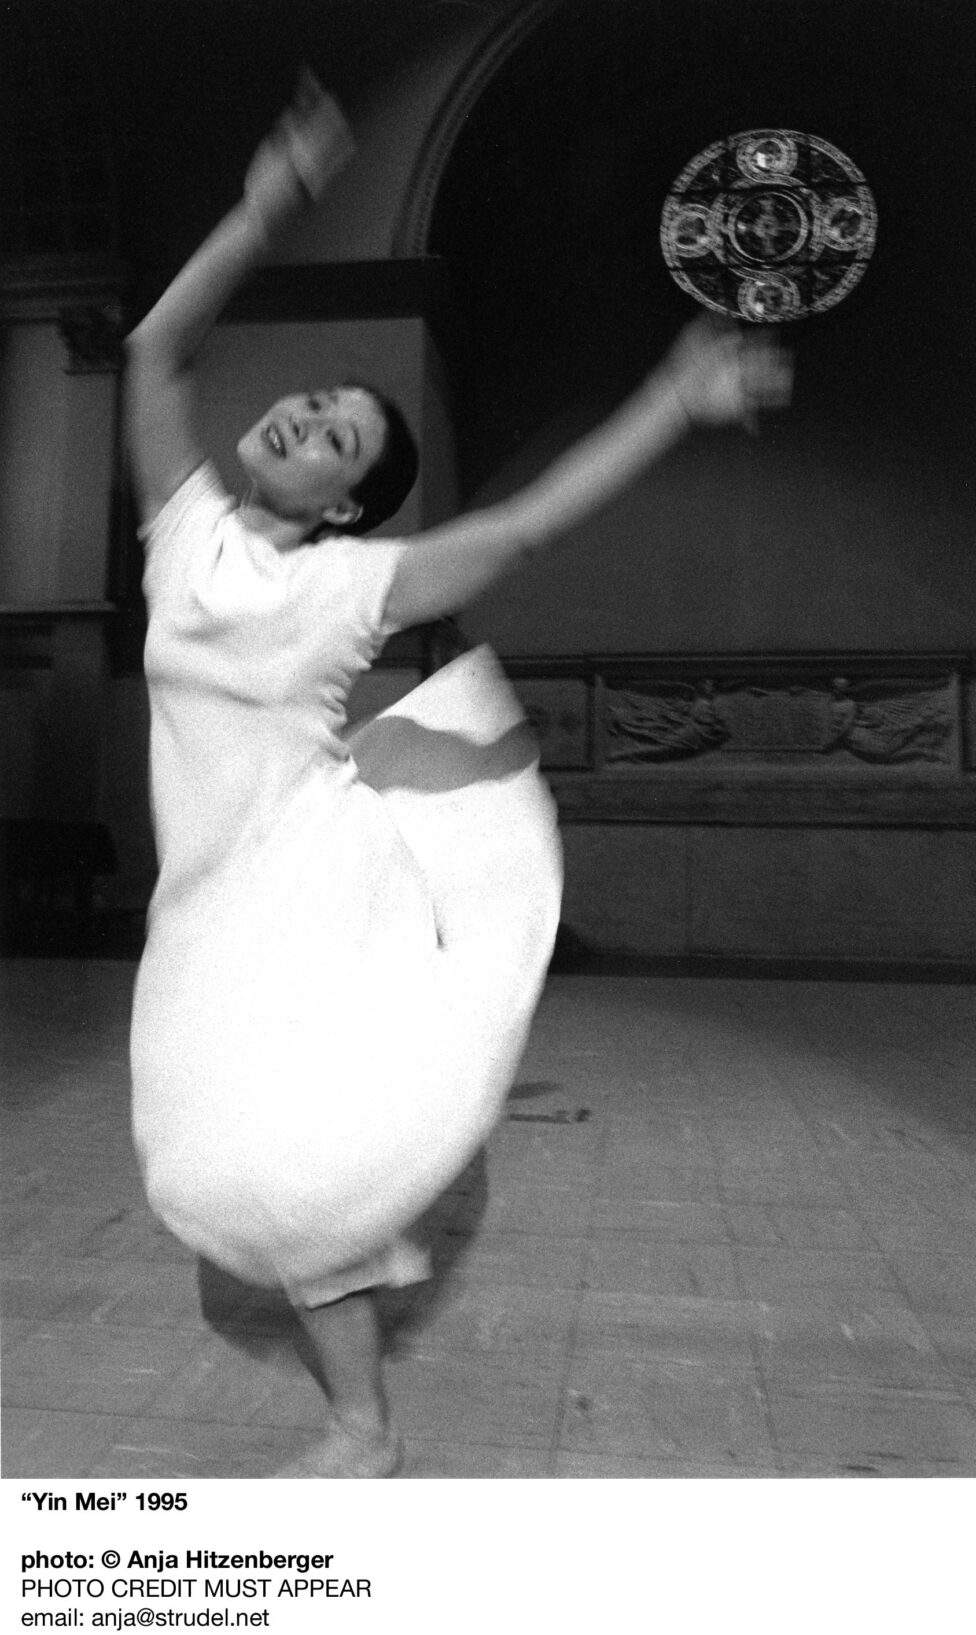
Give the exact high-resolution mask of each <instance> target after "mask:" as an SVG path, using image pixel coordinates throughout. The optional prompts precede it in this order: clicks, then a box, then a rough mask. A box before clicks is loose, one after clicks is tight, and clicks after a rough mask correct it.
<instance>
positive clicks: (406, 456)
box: [343, 380, 420, 534]
mask: <svg viewBox="0 0 976 1635" xmlns="http://www.w3.org/2000/svg"><path fill="white" fill-rule="evenodd" d="M343 387H344V388H345V389H348V388H350V387H352V388H354V389H355V390H356V391H359V392H368V393H369V395H370V397H371V398H372V399H373V402H374V403H375V404H376V405H377V407H378V408H379V410H380V412H381V413H382V415H383V418H384V420H385V422H386V436H385V437H384V439H383V451H382V453H381V454H380V455H379V456H378V458H377V459H376V460H375V461H374V462H373V464H372V465H371V466H370V468H369V470H368V471H367V473H366V475H365V477H363V478H362V479H361V480H360V481H359V482H358V483H357V484H356V486H355V488H351V489H350V490H349V498H350V499H352V500H355V502H356V504H357V505H361V506H362V508H363V509H362V514H361V516H359V517H357V519H356V521H355V522H351V523H348V524H347V525H346V527H347V531H348V532H349V533H351V534H368V533H369V532H370V530H371V529H373V528H378V527H379V525H380V523H381V522H385V521H386V519H387V517H392V515H393V513H394V512H395V511H399V509H400V507H401V505H402V504H403V502H404V500H405V499H406V497H407V495H408V494H409V492H410V490H411V488H412V487H413V485H414V483H415V482H416V481H417V472H418V471H419V469H420V456H419V454H418V452H417V444H416V441H415V439H414V435H413V432H412V431H411V430H410V427H409V426H408V425H407V422H406V418H405V416H404V414H403V410H402V409H401V408H400V407H399V406H398V404H396V403H394V402H393V401H392V399H391V398H388V397H384V396H383V393H382V392H378V391H377V390H376V388H375V386H368V385H366V384H365V382H363V381H359V380H347V381H343Z"/></svg>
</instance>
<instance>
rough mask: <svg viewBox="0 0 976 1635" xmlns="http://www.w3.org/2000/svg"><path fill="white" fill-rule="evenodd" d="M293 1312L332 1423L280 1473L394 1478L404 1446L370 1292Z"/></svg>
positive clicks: (289, 1475)
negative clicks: (392, 1412) (395, 1427)
mask: <svg viewBox="0 0 976 1635" xmlns="http://www.w3.org/2000/svg"><path fill="white" fill-rule="evenodd" d="M295 1313H296V1316H297V1317H298V1319H299V1321H300V1323H301V1325H302V1327H303V1329H304V1330H305V1333H306V1335H307V1336H308V1339H309V1340H310V1341H311V1345H312V1351H313V1354H314V1368H313V1371H314V1372H315V1373H316V1375H317V1376H318V1377H319V1379H320V1381H321V1383H322V1384H323V1385H324V1386H325V1389H326V1392H327V1394H328V1397H329V1401H330V1403H331V1405H332V1411H333V1415H334V1420H333V1425H332V1429H331V1430H330V1433H329V1435H328V1436H327V1437H326V1439H325V1440H324V1441H323V1442H320V1443H318V1444H317V1445H316V1446H315V1447H313V1448H311V1449H309V1452H308V1453H307V1454H304V1455H303V1456H302V1457H301V1458H299V1459H298V1460H296V1461H295V1462H294V1463H293V1464H291V1465H289V1466H288V1467H287V1468H286V1469H284V1470H281V1471H279V1472H278V1475H279V1476H286V1477H342V1476H349V1477H355V1476H359V1477H369V1476H374V1477H375V1476H392V1474H393V1472H394V1470H395V1469H396V1467H397V1465H398V1464H399V1462H400V1444H399V1441H398V1439H397V1437H396V1436H395V1434H394V1433H393V1431H392V1430H391V1428H390V1416H389V1408H388V1406H387V1401H386V1393H385V1391H384V1389H383V1378H382V1370H381V1360H380V1340H379V1328H378V1325H377V1321H376V1307H375V1303H374V1299H373V1295H372V1293H371V1292H370V1291H369V1290H366V1289H364V1290H360V1291H358V1292H356V1293H355V1294H347V1295H346V1296H345V1297H344V1299H342V1300H334V1301H331V1302H330V1303H329V1304H328V1305H325V1306H296V1307H295Z"/></svg>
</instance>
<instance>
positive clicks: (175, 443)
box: [126, 74, 353, 517]
mask: <svg viewBox="0 0 976 1635" xmlns="http://www.w3.org/2000/svg"><path fill="white" fill-rule="evenodd" d="M352 152H353V146H352V138H351V136H350V135H349V132H348V130H347V128H346V125H345V121H344V120H343V118H342V114H341V112H340V111H339V108H338V106H337V104H336V103H335V102H334V101H333V100H332V98H331V97H328V96H326V95H325V94H324V93H323V92H322V91H321V89H320V87H319V86H318V84H317V83H316V81H315V80H314V79H313V78H312V76H311V75H309V74H306V75H304V76H303V78H302V80H301V82H300V84H299V89H298V93H297V95H296V98H295V102H294V104H293V106H292V107H291V108H290V109H289V110H288V111H287V112H286V113H285V114H284V115H283V117H282V119H281V120H280V121H279V124H278V125H277V126H276V128H275V130H274V131H273V132H272V134H271V135H270V136H269V137H268V138H267V139H266V141H265V142H263V143H262V145H261V147H260V148H259V149H258V152H257V153H256V155H255V157H254V160H253V161H252V163H251V166H250V169H249V170H248V173H247V178H246V180H245V185H244V197H243V199H242V200H241V202H240V203H239V204H238V205H236V206H235V207H234V208H233V209H232V210H231V211H230V212H229V214H228V215H227V216H225V217H224V219H223V221H222V222H221V223H220V224H219V226H218V227H217V228H216V229H215V230H214V232H212V233H211V234H210V236H209V238H207V239H206V240H205V242H204V243H203V244H202V245H201V247H200V249H199V250H198V251H197V252H196V254H195V255H194V256H192V257H191V259H190V260H189V261H188V262H187V264H186V266H185V267H184V268H183V270H182V272H180V273H179V274H178V276H177V277H176V278H175V279H174V281H173V283H172V284H171V285H170V286H169V288H168V289H167V290H166V292H165V294H164V295H163V296H162V298H161V299H160V300H159V301H158V302H157V304H156V305H155V306H154V307H153V309H152V311H151V312H149V313H148V314H147V316H146V317H145V318H144V319H143V321H142V323H141V324H139V326H138V328H136V329H135V330H133V332H132V334H131V335H130V336H129V338H128V342H127V350H128V367H127V372H126V426H127V433H128V440H129V447H130V451H131V454H132V459H133V467H134V475H135V479H136V485H137V489H138V493H139V500H140V507H141V510H142V513H143V515H144V516H147V517H151V516H153V515H154V514H155V513H156V512H157V511H158V510H159V509H160V508H161V507H162V506H163V505H164V504H165V503H166V501H167V500H168V499H169V498H170V496H171V495H172V494H174V493H175V492H176V490H177V488H179V486H180V484H181V483H182V482H183V481H184V479H185V478H186V477H188V476H189V474H190V472H191V471H193V470H194V468H195V467H196V466H198V465H199V464H200V461H201V460H202V459H203V457H204V451H203V449H202V447H201V444H200V439H199V433H198V430H197V426H196V412H195V394H194V388H193V365H194V362H195V360H196V356H197V353H198V352H199V350H200V347H201V345H202V344H203V341H204V340H205V339H206V337H207V335H208V333H209V332H210V330H211V328H212V327H213V325H214V323H215V322H216V320H217V318H218V317H219V315H220V313H221V311H222V310H223V308H224V307H225V306H226V304H227V302H228V301H229V300H230V298H231V296H232V295H233V294H234V293H235V291H236V290H237V289H238V288H239V287H240V285H241V284H242V283H243V282H244V281H245V279H247V278H248V277H249V275H250V274H251V273H252V272H253V271H254V270H255V269H256V268H257V267H258V266H260V265H261V263H262V262H263V261H264V260H265V259H266V257H267V255H268V253H269V251H270V250H271V248H272V247H273V245H274V243H275V241H276V240H277V239H278V238H279V237H280V236H281V235H282V234H283V233H284V232H286V231H287V229H288V228H289V227H290V226H291V225H292V224H293V223H294V222H295V220H296V219H297V218H298V217H299V216H300V215H301V214H302V212H303V211H304V210H305V209H306V208H307V207H308V205H309V204H310V203H311V202H312V201H313V200H314V199H316V198H317V197H318V196H319V195H320V194H321V193H322V191H323V190H324V188H325V187H326V186H327V185H328V183H329V181H331V179H332V177H333V176H334V175H336V173H337V172H338V171H339V170H341V169H342V168H343V166H344V165H345V164H346V163H347V162H348V160H349V158H350V157H351V155H352Z"/></svg>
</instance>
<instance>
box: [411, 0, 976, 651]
mask: <svg viewBox="0 0 976 1635" xmlns="http://www.w3.org/2000/svg"><path fill="white" fill-rule="evenodd" d="M972 17H973V13H972V8H971V7H970V6H969V5H968V3H966V0H735V3H733V4H729V3H726V0H656V3H654V4H647V3H641V0H611V3H604V4H600V5H595V4H591V3H581V0H575V3H573V0H571V3H570V4H568V5H567V6H566V7H564V8H563V9H562V11H561V12H560V13H558V14H557V15H556V17H554V18H553V20H552V21H551V22H550V23H549V24H547V25H546V26H545V27H544V28H543V29H541V30H540V31H539V32H538V33H537V34H536V35H535V36H534V37H533V38H532V39H531V40H530V41H529V43H528V44H527V45H525V46H524V47H523V48H522V50H521V51H520V53H519V55H518V57H517V58H516V59H515V60H514V61H513V62H512V63H511V64H510V65H509V67H508V68H507V69H506V70H505V71H504V72H503V74H502V75H501V76H500V77H499V78H498V80H497V81H496V83H495V84H494V85H493V86H492V87H491V88H490V90H489V91H488V93H487V94H486V95H485V96H484V98H483V99H482V101H481V103H480V104H479V105H478V107H477V108H476V109H475V111H474V114H473V116H472V118H471V119H470V121H469V124H468V128H467V130H466V132H465V133H464V135H463V137H462V139H461V141H460V143H459V144H458V146H457V148H456V150H455V153H454V156H453V160H452V164H451V167H450V169H449V172H448V174H447V177H446V179H445V183H444V185H443V187H442V190H441V194H440V198H439V207H438V214H437V217H436V220H435V226H434V235H433V248H434V249H436V250H437V251H438V252H440V253H442V254H443V255H445V256H446V257H447V258H448V259H449V261H450V262H451V265H452V267H453V269H454V272H455V277H456V281H457V284H458V287H459V289H460V290H461V292H462V301H463V304H464V307H465V312H466V317H467V323H468V330H469V349H468V354H467V360H466V368H465V370H464V373H463V377H462V380H461V382H460V388H459V396H460V405H461V407H460V414H459V421H460V426H461V432H462V451H463V461H464V479H465V483H466V488H467V492H468V494H469V495H474V494H477V493H479V492H484V491H487V492H496V491H498V490H499V489H500V488H504V487H506V486H511V485H512V484H513V483H514V482H515V481H517V480H521V479H522V478H524V476H525V475H526V474H527V473H528V472H530V471H531V470H532V469H534V467H535V466H537V465H538V464H539V462H540V461H541V460H542V459H543V458H545V457H548V456H549V455H550V454H551V453H552V452H553V451H554V449H555V448H557V447H559V446H560V445H561V444H562V443H564V442H565V441H566V440H567V439H568V438H569V437H570V436H572V435H575V434H576V432H578V430H580V429H581V428H582V427H583V426H585V425H586V424H587V423H590V422H592V421H593V420H595V419H596V418H598V417H599V416H600V415H601V414H602V413H603V412H605V410H606V409H607V408H608V407H609V406H610V405H611V404H612V402H613V401H614V400H615V398H616V397H617V396H618V395H619V394H620V393H621V392H622V391H624V390H626V389H627V387H628V386H630V385H632V384H633V383H634V382H635V381H636V380H637V379H638V378H639V377H640V375H641V374H642V373H643V372H644V371H645V369H646V368H647V367H648V366H649V365H650V363H651V362H652V361H653V360H654V358H655V357H656V356H658V355H659V354H660V352H661V351H662V350H663V348H664V347H665V346H666V344H667V342H668V339H669V337H670V336H671V335H673V334H674V332H675V330H676V329H677V328H678V327H679V326H680V324H681V323H682V322H683V321H684V319H685V318H686V317H689V316H691V315H692V312H693V310H694V303H693V302H692V301H691V300H690V299H689V298H688V297H686V296H684V295H683V294H682V293H681V292H680V291H679V290H678V289H677V288H676V287H675V286H674V285H673V283H672V282H671V279H670V277H669V275H668V273H667V270H666V268H665V266H664V263H663V260H662V257H661V254H660V249H659V245H658V228H659V221H660V212H661V206H662V203H663V200H664V197H665V195H666V193H667V190H668V188H669V186H670V184H671V183H672V181H673V180H674V178H675V177H676V175H677V174H678V172H679V171H680V170H681V169H682V168H683V166H684V165H685V164H686V163H687V162H688V161H689V160H690V159H691V158H692V157H693V156H694V155H695V154H696V153H697V152H699V151H700V150H701V149H702V148H703V147H705V146H707V145H708V144H709V143H711V142H713V141H715V140H716V139H718V138H719V137H721V136H724V135H727V134H731V133H733V132H735V131H738V130H742V129H746V128H750V127H753V126H761V125H770V126H778V125H782V126H787V127H792V128H794V129H799V130H804V131H809V132H811V133H813V134H815V135H818V136H821V137H823V138H825V139H826V140H827V141H829V142H831V143H833V144H835V145H836V146H837V147H839V148H841V149H842V150H843V151H844V152H845V153H847V154H848V155H850V157H851V158H852V159H853V160H854V161H855V163H857V164H858V165H859V166H860V167H861V169H862V170H863V171H864V172H865V174H866V176H867V179H868V181H869V184H870V185H871V187H872V189H873V191H874V193H875V197H876V200H877V205H878V212H879V239H878V246H877V250H876V253H875V257H874V259H873V261H872V263H871V265H870V267H869V269H868V272H867V275H866V277H865V278H864V280H863V282H862V284H861V285H860V286H859V287H858V288H857V289H856V290H855V291H854V292H853V294H851V295H850V297H849V298H848V299H847V300H846V301H845V302H843V303H842V304H841V305H840V306H838V307H837V308H835V309H834V310H833V311H831V312H829V313H826V314H824V315H822V316H820V317H817V318H815V319H811V320H808V321H806V322H804V323H802V324H798V325H792V326H789V333H788V334H786V335H784V338H785V339H787V340H788V341H789V342H790V344H791V345H792V346H794V347H795V350H796V357H797V382H796V393H795V401H794V404H793V407H792V410H791V411H790V413H789V414H788V415H786V416H783V417H781V418H777V419H776V420H769V421H768V422H767V423H766V424H765V425H764V427H763V432H762V435H761V437H760V438H759V439H758V441H754V440H751V439H748V438H746V437H744V436H743V435H741V434H739V433H724V432H723V433H719V434H713V435H704V434H701V435H698V436H696V437H695V439H694V440H693V441H692V443H690V444H689V445H687V446H686V447H685V448H684V449H683V450H682V451H681V452H680V453H679V454H677V455H676V456H674V457H672V458H670V459H669V460H668V461H667V462H666V463H665V464H664V465H663V466H661V467H660V468H658V469H657V470H655V471H654V472H652V473H651V474H650V475H649V476H648V478H647V479H646V480H645V481H644V482H643V483H642V484H640V485H639V486H638V488H637V489H636V490H635V491H634V493H633V494H632V495H630V496H628V498H627V499H626V500H625V501H624V502H622V503H621V504H620V505H618V506H617V507H615V508H614V509H613V510H612V511H611V512H610V513H609V514H608V515H607V516H606V517H604V518H603V519H601V522H600V524H599V525H598V526H595V527H594V526H591V527H589V528H587V529H585V530H581V531H580V535H579V539H578V540H577V541H576V542H575V547H576V548H571V549H570V550H569V552H568V553H567V555H566V556H565V557H564V558H563V560H562V561H561V563H560V564H559V568H558V571H557V572H556V573H552V572H551V571H550V570H549V569H548V568H546V569H540V570H539V571H538V572H532V573H530V574H528V575H526V576H524V577H523V578H522V579H521V581H520V582H519V583H518V584H517V585H514V586H512V587H511V588H508V589H505V590H502V591H500V592H497V593H495V594H494V595H493V596H492V597H491V598H489V599H487V600H486V602H485V603H484V604H483V606H482V607H480V608H479V609H477V610H475V614H474V625H475V626H476V627H477V629H478V630H479V632H480V631H481V630H482V629H484V630H489V631H492V632H493V633H494V634H495V635H496V636H499V637H500V639H501V642H502V645H504V646H507V648H508V649H509V650H510V651H514V650H523V651H560V650H562V651H573V650H575V649H579V648H584V649H586V648H591V649H594V648H595V649H601V648H602V649H608V648H611V649H612V648H639V649H644V648H651V649H658V648H677V649H685V648H688V649H692V650H695V649H700V648H708V647H715V646H718V647H727V648H753V647H767V646H773V647H783V648H794V647H821V648H824V647H826V648H829V647H862V648H869V649H874V648H891V647H894V648H902V647H904V648H917V647H933V648H935V647H954V646H962V647H969V646H971V645H972V643H973V632H974V629H976V572H974V571H973V565H972V545H973V540H974V535H976V529H974V520H976V519H974V515H973V510H974V506H973V492H974V490H973V484H972V480H971V475H970V473H971V470H972V451H973V431H974V425H973V371H972V355H973V348H972V341H973V320H972V270H973V254H972V252H973V211H972V208H971V201H972V198H973V192H974V190H973V153H974V143H973V136H974V134H976V133H974V120H973V115H972V111H971V102H972V97H971V88H972V85H973V82H974V76H973V67H974V51H973V46H974V38H976V26H974V23H973V21H972Z"/></svg>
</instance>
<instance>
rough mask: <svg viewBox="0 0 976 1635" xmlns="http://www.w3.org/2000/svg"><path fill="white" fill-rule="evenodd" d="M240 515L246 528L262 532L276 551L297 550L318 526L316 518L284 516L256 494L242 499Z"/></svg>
mask: <svg viewBox="0 0 976 1635" xmlns="http://www.w3.org/2000/svg"><path fill="white" fill-rule="evenodd" d="M240 516H241V521H242V522H243V524H244V526H245V527H246V528H251V529H253V530H254V532H255V533H258V534H262V535H263V536H264V538H265V539H266V540H268V542H269V544H271V545H273V546H274V548H275V550H276V551H281V552H285V551H293V550H295V549H296V547H297V546H299V545H302V544H304V542H305V540H306V539H308V537H309V535H310V534H314V533H315V532H316V528H317V522H316V519H315V518H309V517H283V516H282V515H281V514H280V512H278V511H272V510H271V509H270V507H269V506H267V505H265V504H263V502H262V501H261V499H260V498H259V497H258V496H257V495H255V494H249V495H247V496H246V498H245V499H243V500H242V501H241V507H240Z"/></svg>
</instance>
